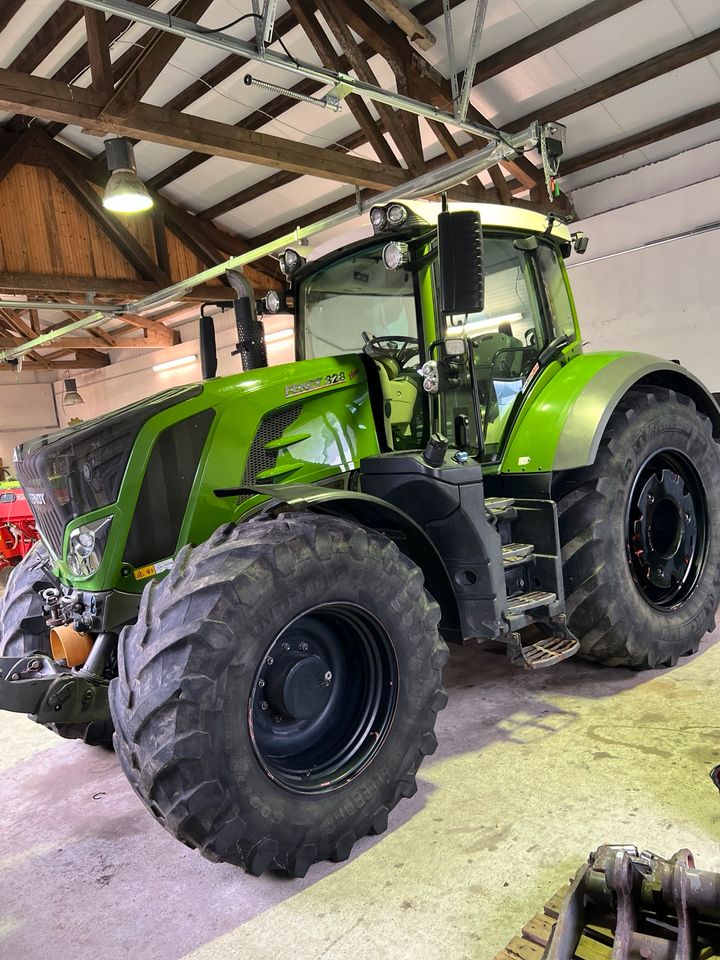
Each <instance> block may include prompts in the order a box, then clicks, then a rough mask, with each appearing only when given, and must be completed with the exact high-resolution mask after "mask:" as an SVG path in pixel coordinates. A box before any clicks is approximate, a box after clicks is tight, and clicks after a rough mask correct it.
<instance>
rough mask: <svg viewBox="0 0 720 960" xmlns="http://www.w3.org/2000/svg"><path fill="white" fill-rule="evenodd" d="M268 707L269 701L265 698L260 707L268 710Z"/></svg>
mask: <svg viewBox="0 0 720 960" xmlns="http://www.w3.org/2000/svg"><path fill="white" fill-rule="evenodd" d="M267 708H268V705H267V702H266V701H265V700H263V702H262V703H261V704H260V709H261V710H267Z"/></svg>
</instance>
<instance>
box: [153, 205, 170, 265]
mask: <svg viewBox="0 0 720 960" xmlns="http://www.w3.org/2000/svg"><path fill="white" fill-rule="evenodd" d="M152 227H153V241H154V243H155V256H156V258H157V262H158V266H159V267H160V269H161V270H162V272H163V273H164V274H166V275H167V276H168V277H169V276H170V252H169V251H168V243H167V235H166V233H165V216H164V214H163V212H162V210H158V208H157V205H156V206H155V207H153V211H152Z"/></svg>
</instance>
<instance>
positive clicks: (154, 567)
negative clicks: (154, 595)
mask: <svg viewBox="0 0 720 960" xmlns="http://www.w3.org/2000/svg"><path fill="white" fill-rule="evenodd" d="M173 563H175V560H174V559H173V557H168V559H167V560H158V562H157V563H150V564H148V565H147V567H138V568H137V570H136V571H135V572H134V574H133V576H134V577H135V579H136V580H147V578H148V577H154V576H155V574H156V573H165V571H166V570H169V569H170V568H171V567H172V565H173Z"/></svg>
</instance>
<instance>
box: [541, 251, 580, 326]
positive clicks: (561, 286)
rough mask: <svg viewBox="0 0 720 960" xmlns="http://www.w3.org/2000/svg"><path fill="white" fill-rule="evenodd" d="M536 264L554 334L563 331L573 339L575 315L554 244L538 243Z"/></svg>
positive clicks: (563, 270)
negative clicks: (538, 268)
mask: <svg viewBox="0 0 720 960" xmlns="http://www.w3.org/2000/svg"><path fill="white" fill-rule="evenodd" d="M538 265H539V267H540V277H541V279H542V284H543V287H544V289H545V296H546V297H547V301H548V304H549V306H550V314H551V316H552V319H553V326H554V329H555V336H560V335H561V334H563V333H564V334H566V335H567V336H568V337H570V339H571V340H575V338H576V335H577V332H576V327H575V315H574V311H573V306H572V300H571V297H570V292H569V290H568V285H567V281H566V278H565V268H564V267H563V264H562V261H561V259H560V254H559V253H558V251H557V250H556V249H555V247H554V246H551V245H550V244H548V243H541V244H540V246H539V247H538Z"/></svg>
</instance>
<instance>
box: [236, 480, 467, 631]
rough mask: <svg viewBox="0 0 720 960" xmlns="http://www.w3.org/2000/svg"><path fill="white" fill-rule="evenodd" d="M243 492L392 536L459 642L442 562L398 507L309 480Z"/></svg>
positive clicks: (452, 593)
mask: <svg viewBox="0 0 720 960" xmlns="http://www.w3.org/2000/svg"><path fill="white" fill-rule="evenodd" d="M217 492H218V494H221V495H222V494H223V493H225V491H217ZM233 492H234V493H235V492H239V491H233ZM243 492H246V493H247V492H252V493H255V494H260V495H262V496H264V497H270V498H272V500H276V501H279V502H280V503H284V504H286V505H287V506H289V507H292V508H294V509H302V510H309V511H311V512H313V513H320V514H326V515H329V516H333V517H341V518H342V519H344V520H349V521H351V522H352V523H357V524H359V525H360V526H362V527H367V528H368V529H370V530H376V531H377V532H378V533H380V534H382V535H383V536H384V537H387V538H388V540H392V541H393V543H394V544H395V545H396V547H397V548H398V550H400V552H401V553H404V554H405V556H406V557H408V559H410V560H412V562H413V563H414V564H415V565H416V566H418V567H419V568H420V569H421V570H422V572H423V576H424V577H425V586H426V588H427V590H428V593H429V594H430V595H431V596H432V597H433V599H434V600H435V601H436V602H437V603H438V605H439V606H440V609H441V611H442V620H441V628H442V630H443V633H444V634H445V639H447V640H455V639H457V640H458V642H462V641H461V639H460V637H459V636H457V637H456V636H455V634H456V632H457V631H459V623H460V620H459V614H458V605H457V600H456V598H455V591H454V590H453V587H452V583H451V580H450V577H449V575H448V572H447V570H446V568H445V564H444V563H443V561H442V558H441V556H440V554H439V553H438V551H437V548H436V547H435V545H434V544H433V543H432V541H431V540H430V539H429V538H428V536H427V534H426V533H425V531H424V530H423V529H422V527H420V526H419V525H418V524H417V523H415V521H414V520H413V519H412V518H411V517H409V516H408V515H407V514H406V513H403V511H402V510H398V508H397V507H395V506H393V505H392V504H390V503H387V502H386V501H385V500H380V499H379V498H378V497H373V496H370V495H369V494H367V493H359V492H355V491H351V490H338V489H334V488H330V487H317V486H313V485H312V484H300V483H282V484H281V483H273V484H269V483H268V484H262V485H257V486H252V487H244V488H243ZM228 493H229V491H228Z"/></svg>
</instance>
